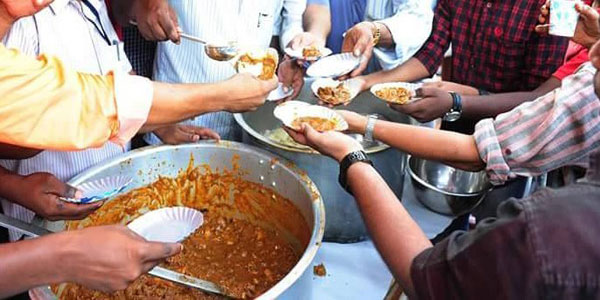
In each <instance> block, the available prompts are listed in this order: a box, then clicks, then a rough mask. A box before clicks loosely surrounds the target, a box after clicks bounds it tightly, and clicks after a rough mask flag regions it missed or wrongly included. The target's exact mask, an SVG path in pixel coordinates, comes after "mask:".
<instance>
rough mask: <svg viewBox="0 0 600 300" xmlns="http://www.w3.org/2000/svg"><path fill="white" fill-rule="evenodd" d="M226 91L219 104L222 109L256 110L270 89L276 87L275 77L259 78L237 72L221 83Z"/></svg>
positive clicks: (237, 110) (234, 111)
mask: <svg viewBox="0 0 600 300" xmlns="http://www.w3.org/2000/svg"><path fill="white" fill-rule="evenodd" d="M221 84H222V85H223V91H224V92H226V93H225V94H224V95H223V97H224V98H225V99H223V101H222V102H221V104H222V105H223V109H222V110H224V111H228V112H232V113H238V112H246V111H253V110H256V109H257V108H258V107H260V106H261V105H263V104H264V103H265V99H266V98H267V96H268V95H269V93H270V92H271V91H273V90H274V89H276V88H277V85H278V81H277V77H276V76H274V78H272V79H270V80H260V79H258V78H257V77H256V76H253V75H252V74H250V73H239V74H236V75H233V76H232V77H231V78H229V79H228V80H225V81H223V82H222V83H221Z"/></svg>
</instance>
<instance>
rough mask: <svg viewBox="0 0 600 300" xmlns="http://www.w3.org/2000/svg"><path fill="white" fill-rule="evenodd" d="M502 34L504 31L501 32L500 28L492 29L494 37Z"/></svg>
mask: <svg viewBox="0 0 600 300" xmlns="http://www.w3.org/2000/svg"><path fill="white" fill-rule="evenodd" d="M503 33H504V31H503V30H502V28H500V27H496V28H494V35H496V36H497V37H501V36H502V34H503Z"/></svg>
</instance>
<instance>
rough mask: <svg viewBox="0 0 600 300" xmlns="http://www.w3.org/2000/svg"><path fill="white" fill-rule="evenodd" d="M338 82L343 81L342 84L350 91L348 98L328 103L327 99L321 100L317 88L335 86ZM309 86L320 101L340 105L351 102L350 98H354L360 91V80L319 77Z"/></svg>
mask: <svg viewBox="0 0 600 300" xmlns="http://www.w3.org/2000/svg"><path fill="white" fill-rule="evenodd" d="M340 83H343V84H344V86H345V87H346V88H347V89H348V91H349V92H350V99H348V100H347V101H346V102H341V103H330V102H328V101H325V100H323V99H322V98H321V97H319V93H318V92H319V88H324V87H330V88H335V87H337V86H338V85H339V84H340ZM310 88H311V89H312V91H313V93H314V94H315V96H316V97H317V98H319V99H320V100H321V101H323V102H325V103H328V104H332V105H342V104H347V103H350V102H352V100H354V98H355V97H356V96H357V95H358V94H359V93H360V82H359V81H358V80H357V79H349V80H345V81H339V80H334V79H331V78H320V79H317V80H315V81H314V82H313V83H312V85H311V86H310Z"/></svg>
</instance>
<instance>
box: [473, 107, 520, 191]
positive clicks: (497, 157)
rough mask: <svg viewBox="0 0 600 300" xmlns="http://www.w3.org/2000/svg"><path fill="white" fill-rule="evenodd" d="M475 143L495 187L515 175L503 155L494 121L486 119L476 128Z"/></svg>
mask: <svg viewBox="0 0 600 300" xmlns="http://www.w3.org/2000/svg"><path fill="white" fill-rule="evenodd" d="M473 136H474V137H475V143H476V144H477V150H478V151H479V157H480V158H481V160H482V161H483V162H484V163H485V165H486V166H485V171H486V173H487V175H488V177H489V179H490V182H491V183H492V184H494V185H501V184H503V183H504V182H506V181H507V180H509V179H510V178H511V177H514V175H511V172H510V166H509V165H508V163H507V162H506V160H505V159H504V156H503V155H502V147H501V146H500V142H499V141H498V135H497V133H496V130H495V127H494V120H492V119H485V120H482V121H480V122H479V123H477V125H476V126H475V133H474V134H473Z"/></svg>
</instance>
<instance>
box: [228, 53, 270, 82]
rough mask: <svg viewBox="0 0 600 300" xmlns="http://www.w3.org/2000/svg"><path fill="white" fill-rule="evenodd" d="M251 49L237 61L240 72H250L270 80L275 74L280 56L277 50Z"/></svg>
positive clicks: (262, 78)
mask: <svg viewBox="0 0 600 300" xmlns="http://www.w3.org/2000/svg"><path fill="white" fill-rule="evenodd" d="M270 50H271V49H268V50H266V51H249V52H246V53H244V54H242V55H241V56H240V58H239V59H238V60H237V62H236V63H235V66H236V69H237V71H238V72H250V73H252V74H254V75H255V76H256V77H258V79H261V80H269V79H271V78H273V77H274V76H275V72H276V70H277V64H278V62H279V58H278V57H277V52H274V51H270Z"/></svg>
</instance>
